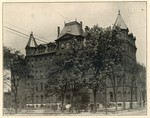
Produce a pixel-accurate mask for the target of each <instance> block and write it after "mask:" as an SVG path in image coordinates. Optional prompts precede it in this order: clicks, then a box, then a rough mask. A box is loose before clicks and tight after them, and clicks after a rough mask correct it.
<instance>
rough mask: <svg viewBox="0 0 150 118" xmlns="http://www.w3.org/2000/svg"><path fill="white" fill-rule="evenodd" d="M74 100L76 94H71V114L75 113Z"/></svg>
mask: <svg viewBox="0 0 150 118" xmlns="http://www.w3.org/2000/svg"><path fill="white" fill-rule="evenodd" d="M73 98H74V94H73V92H72V94H71V113H73V106H74V103H73V100H74V99H73Z"/></svg>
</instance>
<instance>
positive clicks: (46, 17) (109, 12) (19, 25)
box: [3, 2, 146, 65]
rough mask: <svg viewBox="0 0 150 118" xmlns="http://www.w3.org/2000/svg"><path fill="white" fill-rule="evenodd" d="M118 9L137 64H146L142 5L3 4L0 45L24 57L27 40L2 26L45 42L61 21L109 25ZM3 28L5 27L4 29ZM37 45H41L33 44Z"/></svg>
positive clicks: (54, 36)
mask: <svg viewBox="0 0 150 118" xmlns="http://www.w3.org/2000/svg"><path fill="white" fill-rule="evenodd" d="M118 10H120V13H121V16H122V18H123V20H124V21H125V23H126V25H127V27H128V28H129V32H130V33H133V35H134V36H135V37H136V46H137V54H136V56H137V61H138V62H140V63H143V64H144V65H146V2H95V3H92V2H91V3H90V2H88V3H87V2H84V3H81V2H80V3H77V2H76V3H3V45H5V46H8V47H11V48H15V49H16V50H20V51H21V52H22V53H23V54H25V46H26V44H27V42H28V37H26V36H22V35H19V34H16V32H13V31H12V30H9V29H8V28H6V27H9V28H11V29H14V30H17V31H20V32H22V33H25V34H27V35H30V33H31V31H32V32H33V35H34V37H35V38H38V39H41V40H44V41H46V42H53V41H54V40H55V39H56V38H57V27H58V26H60V29H61V30H62V28H63V27H64V22H71V21H75V20H77V21H79V22H80V21H82V22H83V28H84V27H85V26H89V27H92V26H94V25H96V24H98V25H99V26H101V27H109V26H113V24H114V22H115V20H116V18H117V15H118ZM4 26H6V27H4ZM37 43H38V44H40V43H42V42H39V41H37Z"/></svg>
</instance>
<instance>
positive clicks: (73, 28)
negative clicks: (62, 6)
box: [57, 21, 83, 39]
mask: <svg viewBox="0 0 150 118" xmlns="http://www.w3.org/2000/svg"><path fill="white" fill-rule="evenodd" d="M65 34H71V35H74V36H79V35H81V36H82V35H83V29H82V23H79V22H77V21H73V22H68V23H65V26H64V28H63V30H62V31H61V33H60V35H59V37H58V38H57V39H60V38H61V37H62V36H64V35H65Z"/></svg>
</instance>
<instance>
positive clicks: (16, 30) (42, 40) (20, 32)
mask: <svg viewBox="0 0 150 118" xmlns="http://www.w3.org/2000/svg"><path fill="white" fill-rule="evenodd" d="M4 27H5V28H7V29H9V30H12V31H14V32H17V33H20V34H22V35H25V36H28V37H30V36H29V35H27V34H25V33H22V32H20V31H17V30H15V29H13V28H10V27H7V26H4ZM35 39H36V40H39V41H41V42H44V43H48V42H46V41H43V40H41V39H38V38H35Z"/></svg>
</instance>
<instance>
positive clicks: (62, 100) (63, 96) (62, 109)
mask: <svg viewBox="0 0 150 118" xmlns="http://www.w3.org/2000/svg"><path fill="white" fill-rule="evenodd" d="M61 97H62V98H61V106H62V107H61V111H62V113H64V99H65V95H64V94H63V95H61Z"/></svg>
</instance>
